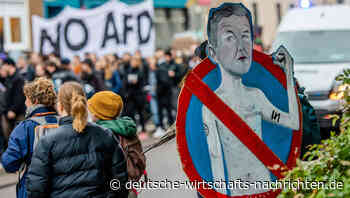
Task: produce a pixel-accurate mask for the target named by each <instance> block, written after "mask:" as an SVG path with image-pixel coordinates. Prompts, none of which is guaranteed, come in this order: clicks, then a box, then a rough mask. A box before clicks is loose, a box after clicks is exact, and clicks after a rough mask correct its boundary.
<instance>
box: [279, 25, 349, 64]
mask: <svg viewBox="0 0 350 198" xmlns="http://www.w3.org/2000/svg"><path fill="white" fill-rule="evenodd" d="M349 36H350V31H348V30H341V31H340V30H339V31H296V32H280V33H279V34H278V35H277V38H276V41H275V42H274V44H273V46H272V48H273V50H276V49H277V48H278V46H280V45H284V46H285V47H286V48H287V49H288V51H289V52H290V53H291V55H292V56H293V58H294V62H295V63H334V62H350V39H349Z"/></svg>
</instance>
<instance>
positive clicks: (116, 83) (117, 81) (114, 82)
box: [105, 61, 123, 94]
mask: <svg viewBox="0 0 350 198" xmlns="http://www.w3.org/2000/svg"><path fill="white" fill-rule="evenodd" d="M105 84H106V87H107V89H108V90H110V91H113V92H114V93H116V94H121V88H122V86H123V83H122V80H121V78H120V75H119V65H118V62H117V61H114V62H113V63H112V64H107V66H106V68H105Z"/></svg>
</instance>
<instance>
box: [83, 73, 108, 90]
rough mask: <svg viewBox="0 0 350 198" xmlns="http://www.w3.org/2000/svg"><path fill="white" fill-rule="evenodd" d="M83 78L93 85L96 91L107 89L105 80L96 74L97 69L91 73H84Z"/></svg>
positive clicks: (85, 81) (86, 82)
mask: <svg viewBox="0 0 350 198" xmlns="http://www.w3.org/2000/svg"><path fill="white" fill-rule="evenodd" d="M81 79H82V80H83V82H84V83H85V84H89V85H91V86H92V87H93V88H94V90H95V91H96V92H99V91H103V90H106V87H105V84H104V80H103V79H101V78H100V76H99V75H95V71H93V72H92V73H91V74H88V73H84V72H83V73H82V76H81Z"/></svg>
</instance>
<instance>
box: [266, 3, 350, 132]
mask: <svg viewBox="0 0 350 198" xmlns="http://www.w3.org/2000/svg"><path fill="white" fill-rule="evenodd" d="M349 19H350V6H346V5H336V6H334V5H333V6H319V7H312V8H309V9H303V8H296V9H291V10H290V11H289V12H288V13H287V14H286V15H285V16H284V18H283V20H282V21H281V24H280V26H279V28H278V30H277V37H276V40H275V41H274V43H273V45H272V50H276V48H277V47H278V46H279V45H284V46H285V47H286V48H287V49H288V51H289V52H290V53H291V55H292V57H293V58H294V71H295V77H296V78H297V79H298V81H299V83H300V85H301V86H303V87H305V92H306V95H307V96H308V98H309V100H310V103H311V104H312V105H313V107H314V108H315V110H316V114H317V117H318V120H319V122H320V127H321V128H327V129H329V128H333V127H332V120H331V119H330V115H331V114H340V110H339V109H340V107H341V106H340V105H341V99H342V98H341V96H340V94H337V93H336V92H337V91H338V90H341V89H343V88H344V87H343V86H341V85H339V83H337V82H336V81H335V78H336V76H337V75H338V74H340V73H342V71H343V70H344V69H345V68H350V39H349V37H350V20H349ZM336 127H337V126H336Z"/></svg>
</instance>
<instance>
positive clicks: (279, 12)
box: [276, 3, 282, 24]
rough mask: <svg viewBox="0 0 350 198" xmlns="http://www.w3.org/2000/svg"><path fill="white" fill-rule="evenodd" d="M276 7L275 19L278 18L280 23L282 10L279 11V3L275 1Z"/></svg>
mask: <svg viewBox="0 0 350 198" xmlns="http://www.w3.org/2000/svg"><path fill="white" fill-rule="evenodd" d="M276 9H277V20H278V24H280V23H281V20H282V11H281V4H280V3H277V4H276Z"/></svg>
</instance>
